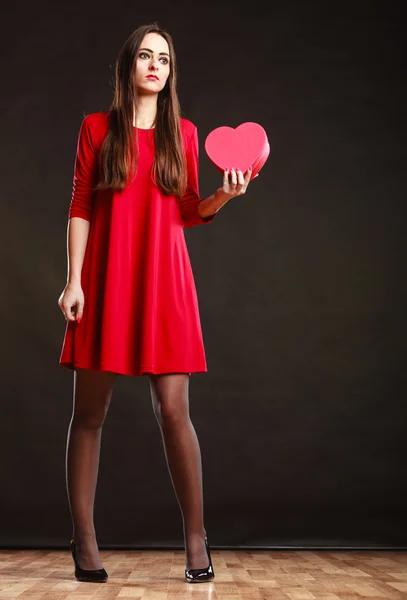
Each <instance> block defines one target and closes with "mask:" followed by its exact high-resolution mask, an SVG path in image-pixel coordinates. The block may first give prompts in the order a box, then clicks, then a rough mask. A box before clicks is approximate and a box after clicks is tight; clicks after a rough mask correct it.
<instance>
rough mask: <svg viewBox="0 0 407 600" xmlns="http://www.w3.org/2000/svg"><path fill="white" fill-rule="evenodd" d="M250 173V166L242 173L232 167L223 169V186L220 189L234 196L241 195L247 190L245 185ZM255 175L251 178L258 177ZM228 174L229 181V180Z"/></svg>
mask: <svg viewBox="0 0 407 600" xmlns="http://www.w3.org/2000/svg"><path fill="white" fill-rule="evenodd" d="M251 175H252V169H251V166H250V167H249V168H248V169H247V171H246V173H245V174H244V175H243V173H242V171H241V170H240V169H234V168H233V167H232V168H231V169H230V170H229V169H225V170H224V171H223V187H222V191H223V192H224V193H225V194H227V195H228V196H230V197H231V198H234V197H235V196H241V195H242V194H244V193H245V192H246V190H247V186H248V185H249V181H250V177H251ZM258 175H259V174H258V173H257V175H255V176H254V177H253V179H255V178H256V177H258ZM229 176H230V178H231V181H229Z"/></svg>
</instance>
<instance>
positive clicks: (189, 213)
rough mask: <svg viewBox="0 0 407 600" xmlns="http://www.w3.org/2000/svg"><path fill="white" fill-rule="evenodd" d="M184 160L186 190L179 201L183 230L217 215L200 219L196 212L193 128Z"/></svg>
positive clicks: (196, 162)
mask: <svg viewBox="0 0 407 600" xmlns="http://www.w3.org/2000/svg"><path fill="white" fill-rule="evenodd" d="M186 158H187V168H188V184H187V190H186V192H185V194H184V195H183V196H182V198H180V199H179V206H180V211H181V219H182V221H183V223H184V228H186V227H194V226H195V225H204V224H206V223H211V222H212V221H213V220H214V219H215V217H216V216H217V214H218V213H214V214H213V215H210V216H209V217H205V218H204V219H202V217H201V216H200V214H199V212H198V206H199V203H200V201H201V198H200V195H199V149H198V130H197V128H196V127H195V126H194V131H193V133H192V135H191V137H190V139H189V141H188V146H187V148H186Z"/></svg>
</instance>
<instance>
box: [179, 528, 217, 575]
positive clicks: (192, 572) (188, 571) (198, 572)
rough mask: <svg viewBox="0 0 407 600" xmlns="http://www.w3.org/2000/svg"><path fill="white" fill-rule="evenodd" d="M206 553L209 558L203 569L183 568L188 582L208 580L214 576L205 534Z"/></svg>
mask: <svg viewBox="0 0 407 600" xmlns="http://www.w3.org/2000/svg"><path fill="white" fill-rule="evenodd" d="M205 547H206V553H207V555H208V559H209V566H208V567H206V568H205V569H185V578H186V580H187V582H188V583H198V582H199V581H209V580H210V579H213V578H214V577H215V573H214V570H213V566H212V560H211V552H210V550H209V544H208V538H207V537H206V536H205Z"/></svg>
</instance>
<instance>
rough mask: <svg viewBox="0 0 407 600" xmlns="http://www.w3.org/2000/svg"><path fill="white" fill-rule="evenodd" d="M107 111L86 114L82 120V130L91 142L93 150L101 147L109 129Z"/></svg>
mask: <svg viewBox="0 0 407 600" xmlns="http://www.w3.org/2000/svg"><path fill="white" fill-rule="evenodd" d="M108 113H109V111H107V110H106V111H100V112H94V113H88V114H87V115H85V116H84V118H83V120H82V128H84V129H85V130H86V131H87V132H88V134H89V136H90V139H91V141H92V145H93V147H94V148H98V147H100V146H101V145H102V143H103V140H104V138H105V136H106V134H107V130H108V128H109V114H108Z"/></svg>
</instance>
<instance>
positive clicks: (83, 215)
mask: <svg viewBox="0 0 407 600" xmlns="http://www.w3.org/2000/svg"><path fill="white" fill-rule="evenodd" d="M90 119H91V115H87V116H86V117H85V118H84V119H83V121H82V123H81V127H80V131H79V136H78V143H77V149H76V157H75V164H74V175H73V186H72V198H71V202H70V205H69V215H68V218H69V220H68V229H67V255H68V257H67V258H68V275H67V282H68V283H75V282H76V283H80V282H81V271H82V265H83V260H84V257H85V250H86V245H87V242H88V236H89V229H90V223H91V220H92V208H93V200H94V195H95V192H94V190H93V188H94V187H95V186H96V183H97V164H96V152H95V149H94V143H93V140H92V130H91V126H90V122H91V121H90Z"/></svg>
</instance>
